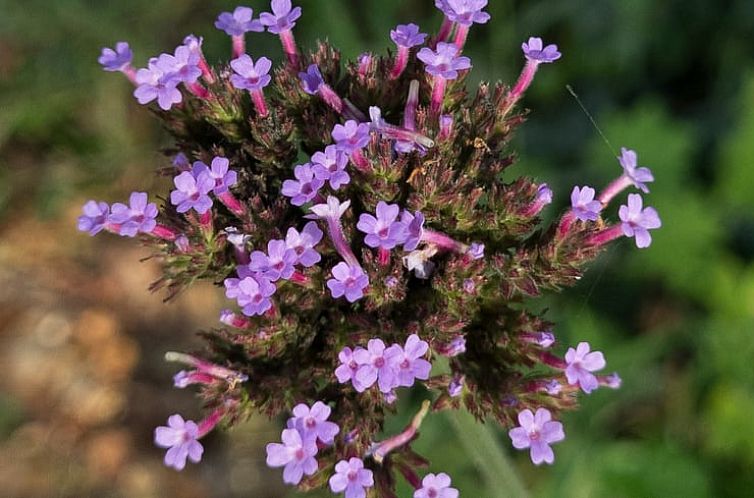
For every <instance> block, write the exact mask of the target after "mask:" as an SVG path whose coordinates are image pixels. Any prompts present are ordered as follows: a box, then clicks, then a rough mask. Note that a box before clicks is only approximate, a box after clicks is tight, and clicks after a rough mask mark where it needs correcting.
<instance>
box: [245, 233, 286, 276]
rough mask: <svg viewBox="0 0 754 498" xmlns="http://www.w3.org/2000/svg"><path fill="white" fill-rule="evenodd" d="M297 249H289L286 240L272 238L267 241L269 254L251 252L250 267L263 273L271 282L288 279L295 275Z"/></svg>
mask: <svg viewBox="0 0 754 498" xmlns="http://www.w3.org/2000/svg"><path fill="white" fill-rule="evenodd" d="M296 259H298V258H297V256H296V251H295V250H293V249H289V248H288V246H287V245H286V243H285V241H284V240H271V241H269V242H268V243H267V254H265V253H263V252H262V251H254V252H252V253H251V262H250V263H249V269H250V270H251V271H253V272H257V273H261V274H262V275H264V276H265V277H266V278H268V279H269V280H270V281H271V282H275V281H276V280H279V279H281V278H282V279H285V280H288V279H289V278H291V275H293V271H294V269H295V268H294V267H293V265H295V264H296Z"/></svg>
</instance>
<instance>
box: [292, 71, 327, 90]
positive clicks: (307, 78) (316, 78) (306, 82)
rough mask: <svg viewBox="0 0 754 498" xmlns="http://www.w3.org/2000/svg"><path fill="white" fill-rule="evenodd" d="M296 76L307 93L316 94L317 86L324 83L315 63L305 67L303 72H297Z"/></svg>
mask: <svg viewBox="0 0 754 498" xmlns="http://www.w3.org/2000/svg"><path fill="white" fill-rule="evenodd" d="M298 78H299V79H300V80H301V87H302V88H303V89H304V91H305V92H306V93H308V94H309V95H316V94H317V92H319V88H320V87H321V86H322V85H324V83H325V80H324V79H323V78H322V73H320V72H319V67H317V65H316V64H312V65H310V66H309V67H308V68H306V72H305V73H298Z"/></svg>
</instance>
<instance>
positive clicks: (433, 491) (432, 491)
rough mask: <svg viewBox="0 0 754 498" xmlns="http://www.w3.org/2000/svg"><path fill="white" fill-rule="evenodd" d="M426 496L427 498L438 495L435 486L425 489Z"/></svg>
mask: <svg viewBox="0 0 754 498" xmlns="http://www.w3.org/2000/svg"><path fill="white" fill-rule="evenodd" d="M427 496H428V497H429V498H437V496H438V493H437V490H436V489H435V488H429V489H428V490H427Z"/></svg>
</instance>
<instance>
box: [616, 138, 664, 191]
mask: <svg viewBox="0 0 754 498" xmlns="http://www.w3.org/2000/svg"><path fill="white" fill-rule="evenodd" d="M618 162H619V163H620V165H621V166H622V167H623V174H624V175H625V176H626V178H628V179H629V180H631V183H633V184H634V186H635V187H636V188H638V189H639V190H641V191H642V192H644V193H645V194H646V193H648V192H649V188H647V185H646V184H647V183H650V182H653V181H654V179H655V177H654V176H653V175H652V171H651V170H650V169H649V168H644V167H639V166H638V160H637V155H636V152H635V151H633V150H631V149H626V148H625V147H621V149H620V157H619V158H618Z"/></svg>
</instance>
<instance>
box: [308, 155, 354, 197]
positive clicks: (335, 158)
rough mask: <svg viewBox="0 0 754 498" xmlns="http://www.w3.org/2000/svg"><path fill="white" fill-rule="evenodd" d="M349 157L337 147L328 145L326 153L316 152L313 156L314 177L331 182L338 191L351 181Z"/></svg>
mask: <svg viewBox="0 0 754 498" xmlns="http://www.w3.org/2000/svg"><path fill="white" fill-rule="evenodd" d="M347 165H348V156H346V155H345V154H344V153H343V152H341V151H339V150H338V148H337V147H336V146H335V145H328V146H327V147H325V151H324V152H315V153H314V155H313V156H312V166H313V170H314V176H316V177H317V178H319V179H320V180H322V181H328V182H330V187H332V189H333V190H338V189H339V188H340V187H342V186H343V185H346V184H348V183H349V182H350V181H351V177H350V176H348V173H346V166H347Z"/></svg>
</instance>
